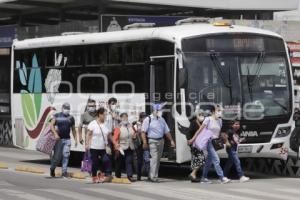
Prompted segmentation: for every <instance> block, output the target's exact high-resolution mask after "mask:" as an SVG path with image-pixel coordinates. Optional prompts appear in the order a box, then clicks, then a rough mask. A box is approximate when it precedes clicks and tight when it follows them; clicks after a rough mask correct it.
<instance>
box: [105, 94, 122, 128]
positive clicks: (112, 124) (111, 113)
mask: <svg viewBox="0 0 300 200" xmlns="http://www.w3.org/2000/svg"><path fill="white" fill-rule="evenodd" d="M107 103H108V112H107V116H106V121H105V123H106V126H107V128H108V130H110V131H111V133H113V131H114V129H115V128H116V127H117V126H118V124H119V117H118V116H119V114H118V112H117V103H118V101H117V99H116V98H114V97H112V98H110V99H109V100H108V102H107Z"/></svg>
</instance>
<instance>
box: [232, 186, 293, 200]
mask: <svg viewBox="0 0 300 200" xmlns="http://www.w3.org/2000/svg"><path fill="white" fill-rule="evenodd" d="M228 190H230V191H233V192H238V193H243V194H250V195H257V196H264V197H265V198H277V199H289V200H299V197H295V196H290V195H285V194H282V193H274V190H272V192H263V191H259V190H252V189H247V188H232V189H228Z"/></svg>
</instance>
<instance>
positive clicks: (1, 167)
mask: <svg viewBox="0 0 300 200" xmlns="http://www.w3.org/2000/svg"><path fill="white" fill-rule="evenodd" d="M0 169H8V164H6V163H0Z"/></svg>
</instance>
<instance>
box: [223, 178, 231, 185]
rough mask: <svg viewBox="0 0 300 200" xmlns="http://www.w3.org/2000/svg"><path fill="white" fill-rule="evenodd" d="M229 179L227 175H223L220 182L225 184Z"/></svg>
mask: <svg viewBox="0 0 300 200" xmlns="http://www.w3.org/2000/svg"><path fill="white" fill-rule="evenodd" d="M230 181H231V180H230V179H228V178H227V177H223V178H222V179H221V184H226V183H229V182H230Z"/></svg>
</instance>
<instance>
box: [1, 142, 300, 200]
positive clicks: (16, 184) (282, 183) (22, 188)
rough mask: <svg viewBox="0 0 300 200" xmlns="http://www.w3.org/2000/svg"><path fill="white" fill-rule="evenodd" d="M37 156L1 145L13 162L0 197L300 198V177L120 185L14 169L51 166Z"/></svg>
mask: <svg viewBox="0 0 300 200" xmlns="http://www.w3.org/2000/svg"><path fill="white" fill-rule="evenodd" d="M35 159H36V160H44V159H45V160H46V159H47V157H45V156H44V155H42V154H39V153H37V152H30V151H21V150H15V149H3V148H0V162H9V165H10V169H9V170H0V194H1V195H0V200H10V199H15V200H19V199H21V200H23V199H25V200H46V199H47V200H60V199H67V200H68V199H70V200H83V199H86V200H88V199H90V200H96V199H97V200H105V199H107V200H110V199H111V200H133V199H137V200H163V199H175V200H177V199H178V200H179V199H185V200H193V199H197V200H213V199H218V200H232V199H237V200H262V199H263V200H265V199H266V200H269V199H270V200H282V199H285V200H299V197H300V178H283V177H266V176H254V178H253V179H252V180H251V181H250V182H248V183H239V182H237V181H233V182H232V183H230V184H225V185H221V184H219V183H218V181H217V180H214V184H211V185H203V184H200V183H194V184H191V183H190V182H189V181H187V180H180V179H167V178H163V179H162V182H161V183H149V182H146V181H141V182H135V183H133V184H130V185H121V184H113V183H109V184H91V180H90V179H86V180H75V179H61V178H55V179H52V178H49V175H48V174H43V175H35V174H29V173H22V172H15V171H14V170H13V169H12V168H13V167H12V166H13V165H15V164H19V163H26V164H30V165H38V166H44V167H48V165H45V164H47V163H40V162H38V161H35V162H33V161H34V160H35ZM28 160H31V161H28ZM71 170H78V169H77V168H72V169H71ZM252 177H253V176H252Z"/></svg>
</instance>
